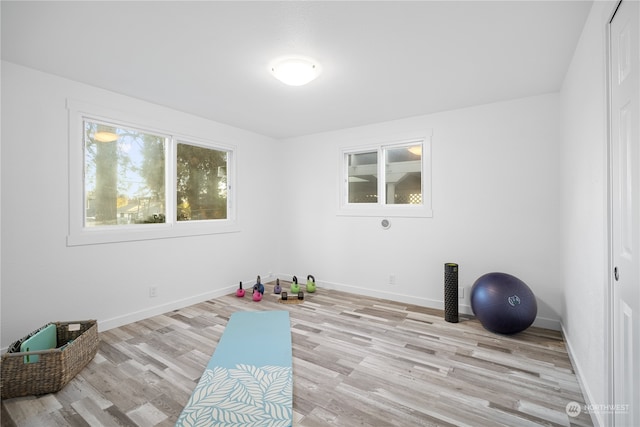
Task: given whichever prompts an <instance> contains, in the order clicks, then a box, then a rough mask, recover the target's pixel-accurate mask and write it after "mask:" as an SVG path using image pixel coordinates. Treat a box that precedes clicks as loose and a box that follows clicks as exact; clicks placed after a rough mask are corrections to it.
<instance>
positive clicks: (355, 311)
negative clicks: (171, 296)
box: [0, 282, 592, 427]
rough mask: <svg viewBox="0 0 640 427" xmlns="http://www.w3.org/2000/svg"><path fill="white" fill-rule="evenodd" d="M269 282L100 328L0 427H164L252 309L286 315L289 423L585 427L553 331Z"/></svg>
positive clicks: (11, 408)
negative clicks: (296, 290) (64, 370)
mask: <svg viewBox="0 0 640 427" xmlns="http://www.w3.org/2000/svg"><path fill="white" fill-rule="evenodd" d="M282 284H283V285H284V287H285V288H288V285H287V284H286V283H284V282H283V283H282ZM265 289H266V292H265V297H264V299H263V300H262V301H261V302H253V301H251V297H250V296H247V297H245V298H243V299H240V298H236V297H235V295H233V294H232V295H227V296H224V297H220V298H217V299H214V300H210V301H205V302H202V303H199V304H195V305H192V306H190V307H186V308H183V309H180V310H175V311H172V312H169V313H165V314H163V315H160V316H155V317H152V318H149V319H145V320H142V321H139V322H135V323H132V324H129V325H125V326H122V327H120V328H116V329H112V330H109V331H105V332H101V333H100V338H101V342H100V347H99V350H98V354H97V355H96V357H95V358H94V360H92V361H91V363H89V365H87V367H86V368H85V369H84V370H83V371H82V372H80V374H78V376H77V377H76V378H74V379H73V380H72V381H71V383H69V384H68V385H67V386H66V387H65V388H64V389H63V390H61V391H59V392H58V393H54V394H49V395H45V396H39V397H32V396H30V397H23V398H15V399H8V400H4V401H2V412H1V413H0V416H1V421H2V427H15V426H18V427H21V426H42V425H51V426H91V427H94V426H139V427H143V426H144V427H146V426H148V427H152V426H154V427H155V426H159V427H164V426H173V425H174V424H175V421H176V419H177V418H178V416H179V415H180V412H181V411H182V408H183V407H184V405H185V404H186V402H187V400H188V399H189V396H190V395H191V392H192V390H193V389H194V388H195V386H196V383H197V382H198V380H199V378H200V375H201V374H202V372H203V371H204V367H205V366H206V364H207V363H208V361H209V359H210V358H211V355H212V354H213V352H214V351H215V348H216V345H217V343H218V341H219V340H220V337H221V336H222V334H223V333H224V329H225V326H226V324H227V322H228V320H229V317H230V316H231V314H232V313H234V312H236V311H247V310H288V311H289V313H290V318H291V336H292V348H293V375H294V387H293V395H294V397H293V402H294V425H296V426H304V427H315V426H329V425H331V426H347V427H352V426H356V425H362V426H380V427H383V426H403V427H404V426H474V427H478V426H492V427H493V426H518V427H519V426H591V425H592V423H591V419H590V418H589V415H588V414H585V413H581V414H580V415H579V416H578V417H576V418H570V417H569V416H568V415H567V414H566V412H565V408H566V405H567V404H568V403H569V402H578V403H579V404H584V398H583V395H582V392H581V390H580V387H579V385H578V381H577V379H576V375H575V372H574V370H573V367H572V366H571V362H570V360H569V357H568V355H567V349H566V346H565V343H564V341H563V338H562V335H561V334H560V333H559V332H557V331H550V330H545V329H540V328H529V329H527V330H526V331H524V332H522V333H520V334H516V335H512V336H502V335H496V334H493V333H491V332H488V331H486V330H485V329H484V328H483V327H482V325H480V323H479V322H478V321H477V320H475V319H473V318H471V317H470V316H461V318H460V322H459V323H448V322H445V321H444V318H443V312H442V311H441V310H435V309H431V308H425V307H419V306H414V305H410V304H402V303H397V302H393V301H386V300H381V299H376V298H370V297H366V296H362V295H354V294H348V293H344V292H337V291H329V290H326V289H318V291H317V292H316V293H314V294H308V293H307V294H305V302H304V303H303V304H280V303H278V301H277V298H278V297H277V296H276V295H274V294H272V290H273V283H268V284H266V285H265ZM303 290H304V286H303ZM256 327H262V328H268V327H269V325H256ZM255 351H257V352H259V351H260V349H258V348H257V349H255Z"/></svg>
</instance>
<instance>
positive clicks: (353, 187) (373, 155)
mask: <svg viewBox="0 0 640 427" xmlns="http://www.w3.org/2000/svg"><path fill="white" fill-rule="evenodd" d="M347 165H348V174H347V177H348V178H347V179H348V180H349V186H348V194H349V197H348V202H349V203H377V202H378V152H377V151H371V152H366V153H350V154H347Z"/></svg>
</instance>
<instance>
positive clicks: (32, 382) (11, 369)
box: [0, 320, 100, 399]
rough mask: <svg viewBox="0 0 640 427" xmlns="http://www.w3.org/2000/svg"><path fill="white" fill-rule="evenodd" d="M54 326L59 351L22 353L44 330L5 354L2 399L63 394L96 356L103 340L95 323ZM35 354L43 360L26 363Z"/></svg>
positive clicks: (62, 323) (65, 323)
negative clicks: (26, 359)
mask: <svg viewBox="0 0 640 427" xmlns="http://www.w3.org/2000/svg"><path fill="white" fill-rule="evenodd" d="M50 324H51V323H49V324H47V325H45V326H43V328H44V327H46V326H48V325H50ZM53 324H54V325H56V332H57V348H54V349H50V350H41V351H29V352H20V344H22V342H23V341H24V340H26V339H27V338H29V337H31V336H33V335H34V334H35V333H36V332H38V331H39V330H40V329H42V328H40V329H39V330H37V331H34V332H32V333H31V334H29V335H27V336H26V337H24V338H22V339H21V340H18V341H16V342H15V343H13V344H12V345H11V346H10V347H9V350H8V351H7V353H5V354H3V355H2V387H1V393H0V394H1V395H2V399H9V398H12V397H19V396H30V395H39V394H46V393H54V392H56V391H59V390H60V389H62V387H64V386H65V385H67V383H68V382H69V381H71V380H72V379H73V377H75V376H76V374H77V373H78V372H80V371H81V370H82V368H84V367H85V366H86V364H87V363H89V362H90V361H91V359H93V357H94V356H95V355H96V352H97V351H98V344H99V341H100V339H99V337H98V324H97V322H96V321H95V320H85V321H79V322H53ZM31 355H38V357H39V360H38V361H37V362H35V363H25V362H24V361H25V356H31Z"/></svg>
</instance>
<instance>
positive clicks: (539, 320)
mask: <svg viewBox="0 0 640 427" xmlns="http://www.w3.org/2000/svg"><path fill="white" fill-rule="evenodd" d="M277 277H278V278H279V279H280V280H286V281H291V278H292V277H293V275H292V274H289V275H285V274H278V275H277ZM300 283H301V284H304V283H305V282H304V281H302V280H301V281H300ZM316 283H317V285H318V286H319V287H322V288H325V289H335V290H337V291H343V292H349V293H352V294H363V295H365V294H366V295H368V296H372V297H375V298H382V299H388V300H391V301H397V302H402V303H405V304H415V305H419V306H422V307H428V308H434V309H437V310H443V309H444V300H436V299H430V298H423V297H416V296H415V295H407V294H401V293H397V292H389V291H377V290H371V289H368V288H362V287H358V286H353V285H346V284H344V283H335V282H322V281H317V280H316ZM458 311H459V312H460V313H461V314H468V315H473V310H472V309H471V306H470V305H468V304H459V305H458ZM533 326H537V327H539V328H545V329H552V330H554V331H559V330H560V321H559V320H557V319H549V318H546V317H536V320H535V321H534V322H533Z"/></svg>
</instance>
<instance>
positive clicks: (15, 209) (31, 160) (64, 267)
mask: <svg viewBox="0 0 640 427" xmlns="http://www.w3.org/2000/svg"><path fill="white" fill-rule="evenodd" d="M66 98H72V99H76V100H80V101H85V102H90V103H92V104H96V105H99V106H104V105H108V106H114V105H115V106H120V107H121V108H122V109H123V110H124V111H136V112H137V113H138V114H142V115H146V116H149V117H153V118H154V120H157V121H161V122H163V123H165V124H166V126H167V128H169V129H172V130H174V131H177V132H181V133H183V134H187V135H192V136H196V137H202V138H212V139H214V140H217V141H220V142H223V143H227V144H234V145H236V146H237V150H238V151H237V160H238V177H239V182H238V185H237V188H236V189H237V192H238V197H239V198H238V217H239V225H240V228H241V231H240V232H237V233H230V234H219V235H208V236H198V237H188V238H175V239H160V240H152V241H142V242H130V243H114V244H103V245H91V246H75V247H67V245H66V237H67V232H68V222H69V211H68V185H69V183H68V163H69V162H68V150H67V146H68V144H67V135H68V130H67V122H68V120H67V109H66V107H65V101H66ZM276 148H277V141H274V140H272V139H270V138H266V137H263V136H259V135H256V134H253V133H250V132H247V131H243V130H240V129H236V128H232V127H229V126H225V125H221V124H219V123H214V122H211V121H208V120H204V119H201V118H197V117H194V116H190V115H187V114H183V113H180V112H177V111H173V110H169V109H166V108H163V107H160V106H157V105H152V104H148V103H145V102H141V101H139V100H135V99H132V98H128V97H124V96H120V95H117V94H114V93H111V92H107V91H103V90H100V89H97V88H94V87H89V86H86V85H83V84H79V83H76V82H72V81H69V80H65V79H61V78H58V77H55V76H53V75H49V74H44V73H40V72H38V71H35V70H32V69H28V68H24V67H20V66H17V65H15V64H11V63H7V62H3V63H2V180H1V182H2V305H1V308H2V313H1V316H2V317H1V319H2V338H1V345H2V347H6V346H7V345H8V344H10V343H11V342H12V341H13V340H15V339H17V338H20V337H21V336H23V335H25V334H26V333H28V332H30V331H31V330H33V329H34V328H37V327H38V326H41V325H42V324H44V323H46V322H48V321H52V320H80V319H89V318H96V319H98V320H99V321H100V328H101V329H106V328H109V327H113V326H117V325H119V324H124V323H128V322H129V321H132V320H137V319H140V318H144V317H147V316H150V315H152V314H156V313H161V312H166V311H168V310H170V309H173V308H176V307H179V306H182V305H187V304H188V303H191V302H195V301H200V300H205V299H208V298H211V297H212V296H216V295H220V294H223V293H226V292H231V291H232V290H233V288H235V287H236V286H237V283H238V281H239V280H245V281H248V280H254V279H255V276H256V275H258V274H261V275H263V276H266V275H267V274H268V273H269V272H271V271H273V269H274V266H275V265H276V259H277V253H276V252H275V251H273V250H270V248H269V244H270V243H273V242H274V241H275V238H276V236H277V229H278V227H274V223H275V222H276V221H277V220H278V215H277V212H276V211H275V210H273V209H270V208H269V205H270V203H271V198H270V194H271V193H272V192H273V191H274V187H275V184H276V181H275V175H274V173H273V169H274V164H275V162H276V160H277V153H276ZM152 285H153V286H157V287H158V296H157V297H156V298H149V296H148V288H149V286H152Z"/></svg>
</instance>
